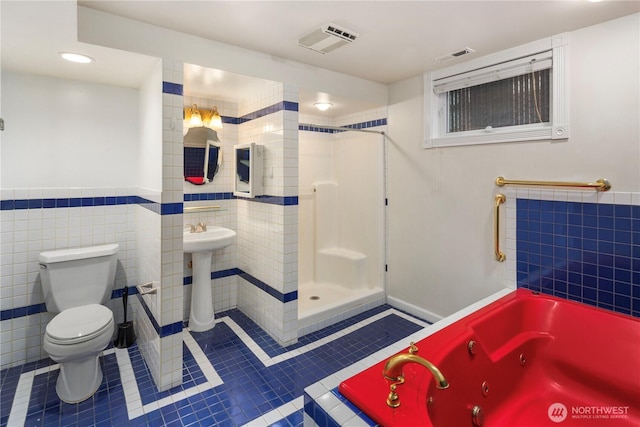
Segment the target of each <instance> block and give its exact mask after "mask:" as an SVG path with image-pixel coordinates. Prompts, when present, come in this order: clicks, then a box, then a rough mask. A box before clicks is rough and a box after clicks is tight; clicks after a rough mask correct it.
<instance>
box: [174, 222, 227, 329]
mask: <svg viewBox="0 0 640 427" xmlns="http://www.w3.org/2000/svg"><path fill="white" fill-rule="evenodd" d="M235 238H236V232H235V231H233V230H229V229H228V228H224V227H218V226H216V225H210V226H208V227H207V231H202V232H200V233H190V232H188V231H187V232H185V233H184V237H183V250H184V252H187V253H190V254H191V261H192V266H193V278H192V284H191V312H190V313H189V329H190V330H191V331H193V332H205V331H208V330H210V329H212V328H213V327H214V326H215V324H216V319H215V314H214V312H213V287H212V285H211V257H212V256H213V251H215V250H217V249H222V248H224V247H225V246H229V245H230V244H231V243H233V241H234V240H235Z"/></svg>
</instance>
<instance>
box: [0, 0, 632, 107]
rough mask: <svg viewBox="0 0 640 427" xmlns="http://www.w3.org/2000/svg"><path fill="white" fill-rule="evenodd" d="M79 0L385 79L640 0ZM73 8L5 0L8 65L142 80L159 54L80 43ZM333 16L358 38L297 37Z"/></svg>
mask: <svg viewBox="0 0 640 427" xmlns="http://www.w3.org/2000/svg"><path fill="white" fill-rule="evenodd" d="M77 3H78V4H80V5H82V6H86V7H89V8H94V9H98V10H102V11H105V12H108V13H112V14H115V15H119V16H123V17H127V18H131V19H134V20H138V21H143V22H146V23H150V24H154V25H157V26H161V27H165V28H168V29H172V30H176V31H180V32H184V33H189V34H193V35H196V36H199V37H203V38H207V39H211V40H216V41H219V42H223V43H228V44H231V45H235V46H239V47H243V48H247V49H252V50H256V51H260V52H264V53H267V54H269V55H272V56H274V57H278V58H284V59H288V60H292V61H297V62H301V63H304V64H309V65H313V66H316V67H321V68H325V69H329V70H333V71H337V72H340V73H344V74H348V75H352V76H357V77H361V78H364V79H368V80H371V81H375V82H379V83H385V84H388V83H393V82H397V81H400V80H403V79H405V78H408V77H412V76H417V75H420V74H422V73H424V72H425V71H428V70H433V69H436V68H439V67H442V66H443V65H442V64H439V63H437V62H436V61H434V59H433V58H435V57H439V56H441V55H445V54H448V53H450V52H454V51H457V50H460V49H462V48H464V47H467V46H468V47H471V48H473V49H474V50H475V51H476V53H474V54H472V55H473V56H482V55H486V54H488V53H491V52H496V51H499V50H503V49H505V48H508V47H512V46H516V45H519V44H524V43H527V42H530V41H533V40H537V39H541V38H544V37H548V36H550V35H553V34H557V33H561V32H565V31H572V30H575V29H577V28H581V27H585V26H589V25H593V24H596V23H599V22H603V21H607V20H610V19H614V18H617V17H620V16H624V15H628V14H631V13H636V12H638V11H640V1H637V0H632V1H606V0H605V1H602V2H588V1H586V0H564V1H561V0H555V1H522V0H512V1H482V0H476V1H455V0H449V1H97V0H95V1H94V0H92V1H78V2H77ZM76 7H77V6H76V2H75V1H33V2H32V1H7V0H2V1H1V3H0V18H1V24H2V27H1V36H2V38H1V43H2V69H4V70H17V71H21V72H28V73H35V74H46V75H51V76H55V77H64V78H71V79H80V80H91V81H96V82H100V83H107V84H115V85H120V86H128V87H139V85H140V83H141V81H142V79H143V78H144V76H146V75H147V73H148V71H149V69H150V68H151V66H152V64H153V63H154V58H150V57H145V56H143V55H137V54H132V53H128V52H122V51H118V50H114V49H108V48H104V47H98V46H92V45H87V44H83V43H79V42H77V38H76V28H77V24H76ZM330 22H331V23H335V24H337V25H340V26H342V27H345V28H347V29H350V30H352V31H354V32H356V33H358V34H359V37H358V38H357V40H356V41H354V42H353V43H351V44H348V45H346V46H344V47H341V48H339V49H337V50H335V51H333V52H330V53H328V54H325V55H322V54H319V53H316V52H313V51H310V50H308V49H304V48H302V47H299V46H298V39H299V38H300V37H301V36H303V35H305V34H307V33H309V32H311V31H313V30H315V29H317V28H320V26H321V25H323V24H326V23H330ZM113 31H117V29H113ZM63 50H80V51H82V52H85V53H87V54H89V55H92V56H95V57H96V58H99V59H100V60H99V61H96V62H95V63H93V64H91V65H90V66H88V67H87V66H85V67H79V66H77V65H74V64H67V63H64V62H63V61H60V60H59V58H57V52H59V51H63ZM472 55H468V56H466V57H465V58H471V57H473V56H472ZM459 60H461V59H456V60H453V61H459ZM451 63H452V62H448V63H446V64H445V65H449V64H451ZM196 74H198V73H186V74H185V76H186V77H185V87H188V86H192V87H196V86H197V85H198V84H199V82H198V81H196V80H193V81H188V79H189V78H190V77H189V76H190V75H194V76H195V75H196ZM201 74H202V73H199V74H198V75H201ZM218 77H219V78H223V79H224V78H225V77H229V78H233V79H235V81H236V82H235V83H229V84H228V85H226V87H229V88H233V85H234V84H239V83H238V80H237V79H238V76H234V75H231V74H228V73H223V72H220V73H218ZM194 79H195V77H194ZM200 83H201V82H200ZM218 87H220V86H218ZM214 95H216V96H219V94H214ZM303 96H307V95H305V94H301V100H300V101H301V108H302V104H303V99H302V97H303ZM308 96H316V94H315V93H314V94H308ZM301 111H302V112H305V111H303V110H302V109H301Z"/></svg>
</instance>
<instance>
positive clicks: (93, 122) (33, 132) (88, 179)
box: [1, 71, 139, 188]
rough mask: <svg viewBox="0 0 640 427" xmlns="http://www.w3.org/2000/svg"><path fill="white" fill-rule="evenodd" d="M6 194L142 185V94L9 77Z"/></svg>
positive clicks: (5, 77) (6, 78) (31, 77)
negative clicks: (139, 171) (10, 191)
mask: <svg viewBox="0 0 640 427" xmlns="http://www.w3.org/2000/svg"><path fill="white" fill-rule="evenodd" d="M2 93H3V98H2V102H3V114H4V119H5V130H4V132H3V133H2V147H1V150H2V172H1V173H2V187H3V188H51V187H126V186H130V187H131V186H135V185H136V181H137V173H136V165H137V162H138V151H137V149H138V143H137V136H138V119H139V116H138V91H137V90H135V89H128V88H121V87H115V86H108V85H102V84H95V83H87V82H80V81H72V80H64V79H57V78H51V77H42V76H35V75H28V74H17V73H14V72H8V71H3V79H2Z"/></svg>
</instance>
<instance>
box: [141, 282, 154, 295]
mask: <svg viewBox="0 0 640 427" xmlns="http://www.w3.org/2000/svg"><path fill="white" fill-rule="evenodd" d="M154 285H155V284H154V282H147V283H143V284H142V285H136V288H137V289H138V293H139V294H140V295H155V294H156V293H157V292H158V287H157V286H154Z"/></svg>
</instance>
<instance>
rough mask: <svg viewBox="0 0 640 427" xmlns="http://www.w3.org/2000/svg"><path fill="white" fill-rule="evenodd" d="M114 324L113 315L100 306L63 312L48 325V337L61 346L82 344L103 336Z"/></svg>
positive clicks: (95, 305) (89, 306) (92, 305)
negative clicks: (64, 344) (110, 325)
mask: <svg viewBox="0 0 640 427" xmlns="http://www.w3.org/2000/svg"><path fill="white" fill-rule="evenodd" d="M112 322H113V313H112V312H111V310H109V309H108V308H107V307H105V306H103V305H100V304H89V305H83V306H80V307H74V308H69V309H67V310H64V311H62V312H61V313H59V314H58V315H56V317H54V318H53V319H51V321H50V322H49V323H48V324H47V329H46V331H47V335H48V336H49V338H51V340H52V341H55V342H57V343H59V344H63V343H67V344H70V343H72V342H74V343H77V342H82V341H87V340H90V339H91V338H93V337H95V336H96V335H99V334H101V333H102V332H103V331H104V329H105V328H106V327H108V326H109V324H111V323H112Z"/></svg>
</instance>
